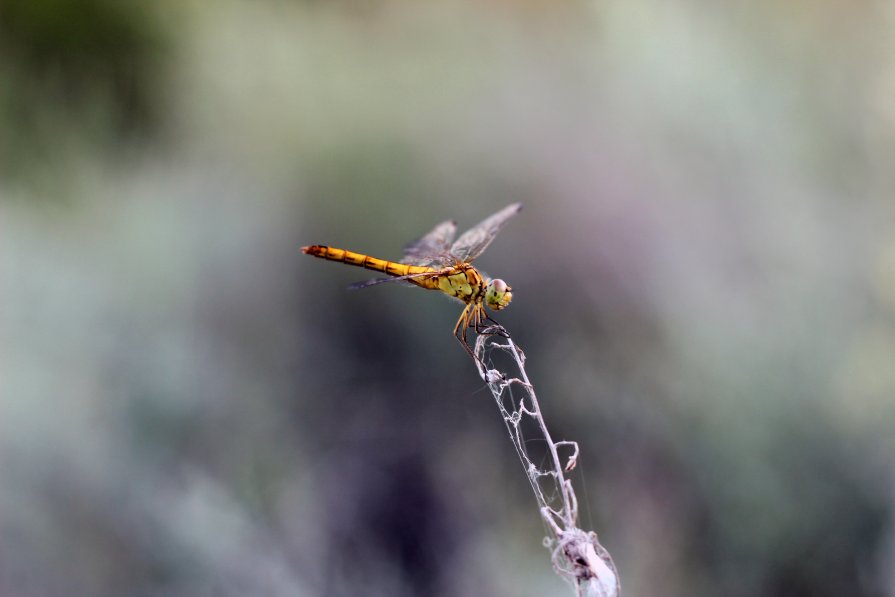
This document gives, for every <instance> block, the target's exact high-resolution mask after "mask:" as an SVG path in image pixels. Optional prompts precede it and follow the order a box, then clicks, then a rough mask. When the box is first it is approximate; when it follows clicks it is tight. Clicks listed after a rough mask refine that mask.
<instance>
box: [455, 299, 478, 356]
mask: <svg viewBox="0 0 895 597" xmlns="http://www.w3.org/2000/svg"><path fill="white" fill-rule="evenodd" d="M471 307H472V305H471V304H469V305H466V308H465V309H463V313H461V314H460V319H458V320H457V325H455V326H454V337H455V338H457V340H459V341H460V344H462V345H463V349H464V350H465V351H466V352H467V353H469V356H471V357H472V358H473V359H476V356H475V353H474V352H473V350H472V348H471V347H470V346H469V341H468V340H467V339H466V329H467V328H468V327H469V315H470V308H471ZM476 360H478V359H476Z"/></svg>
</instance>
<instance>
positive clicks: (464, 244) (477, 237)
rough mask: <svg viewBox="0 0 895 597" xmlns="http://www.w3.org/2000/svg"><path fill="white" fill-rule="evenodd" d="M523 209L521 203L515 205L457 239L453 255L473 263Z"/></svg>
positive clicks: (492, 216) (488, 218)
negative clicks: (508, 222) (502, 228)
mask: <svg viewBox="0 0 895 597" xmlns="http://www.w3.org/2000/svg"><path fill="white" fill-rule="evenodd" d="M521 209H522V204H521V203H513V204H512V205H508V206H507V207H504V208H503V209H502V210H500V211H499V212H497V213H496V214H494V215H491V216H489V217H487V218H485V219H484V220H482V221H481V222H479V223H478V224H476V225H475V226H473V227H472V228H470V229H469V230H467V231H466V232H464V233H463V234H462V235H461V236H460V238H458V239H457V242H455V243H454V244H453V246H452V247H451V255H453V256H454V257H455V258H456V259H458V260H459V261H462V262H469V261H472V260H473V259H475V258H476V257H478V256H479V255H481V254H482V251H484V250H485V249H487V248H488V245H490V244H491V241H493V240H494V237H495V236H497V233H498V232H500V229H501V227H502V226H503V225H504V224H505V223H506V221H507V220H509V219H510V218H512V217H513V216H515V215H516V214H517V213H519V211H520V210H521Z"/></svg>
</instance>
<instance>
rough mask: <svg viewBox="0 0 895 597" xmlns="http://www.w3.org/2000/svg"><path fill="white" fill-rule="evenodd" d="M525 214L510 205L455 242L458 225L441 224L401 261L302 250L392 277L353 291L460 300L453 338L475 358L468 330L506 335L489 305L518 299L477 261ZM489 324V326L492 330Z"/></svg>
mask: <svg viewBox="0 0 895 597" xmlns="http://www.w3.org/2000/svg"><path fill="white" fill-rule="evenodd" d="M521 209H522V204H521V203H513V204H512V205H508V206H507V207H505V208H503V209H502V210H500V211H498V212H497V213H495V214H493V215H491V216H489V217H487V218H485V219H484V220H482V221H481V222H479V223H478V224H476V225H475V226H473V227H472V228H470V229H469V230H467V231H466V232H464V233H463V234H461V235H460V237H459V238H457V239H456V240H454V235H455V234H456V232H457V223H456V222H455V221H454V220H446V221H444V222H441V223H440V224H438V225H437V226H435V227H434V228H433V229H432V230H430V231H429V232H428V233H426V234H425V235H423V236H422V237H420V238H419V239H417V240H415V241H413V242H412V243H410V244H408V245H407V246H406V247H405V248H404V257H403V258H402V259H401V260H400V261H388V260H385V259H378V258H376V257H371V256H370V255H365V254H363V253H355V252H354V251H348V250H346V249H337V248H335V247H330V246H327V245H310V246H307V247H302V248H301V250H302V252H303V253H305V254H307V255H312V256H314V257H319V258H321V259H327V260H329V261H337V262H339V263H344V264H347V265H354V266H356V267H363V268H365V269H370V270H375V271H378V272H382V273H384V274H386V275H388V276H389V277H388V278H376V279H373V280H368V281H366V282H360V283H357V284H353V285H352V286H351V288H368V287H370V286H375V285H378V284H383V283H387V282H403V283H409V284H412V285H414V286H419V287H420V288H425V289H427V290H438V291H441V292H443V293H444V294H446V295H448V296H450V297H453V298H456V299H459V300H460V301H461V302H463V303H465V305H466V307H465V308H464V309H463V312H462V313H461V314H460V318H459V319H458V320H457V324H456V325H455V326H454V336H455V337H456V338H457V340H459V341H460V343H461V344H462V345H463V347H464V348H465V349H466V352H468V353H469V354H470V356H472V357H473V358H475V354H474V353H473V351H472V348H470V346H469V342H468V341H467V338H466V335H467V331H468V330H469V329H473V330H474V331H475V332H476V333H477V334H481V333H483V331H484V330H485V329H486V327H488V328H490V327H491V325H493V326H496V328H495V329H498V330H502V328H500V326H499V325H498V324H497V322H496V321H494V320H493V319H492V318H491V317H490V316H489V315H488V313H487V312H486V311H485V306H487V307H488V308H489V309H491V310H493V311H500V310H502V309H505V308H506V307H507V305H509V304H510V301H512V300H513V289H512V288H511V287H510V285H509V284H507V283H506V282H504V281H503V280H501V279H500V278H493V279H489V278H488V277H487V276H485V275H484V274H482V272H480V271H479V270H478V269H476V268H475V266H473V265H472V262H473V260H475V259H476V258H477V257H478V256H479V255H481V254H482V253H483V252H484V250H485V249H487V248H488V245H490V244H491V242H492V241H493V240H494V238H495V237H496V236H497V233H498V232H500V229H501V228H502V227H503V225H504V224H505V223H506V222H507V220H509V219H510V218H512V217H513V216H515V215H516V214H517V213H519V211H520V210H521ZM486 322H489V325H488V326H486Z"/></svg>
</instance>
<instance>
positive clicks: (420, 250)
mask: <svg viewBox="0 0 895 597" xmlns="http://www.w3.org/2000/svg"><path fill="white" fill-rule="evenodd" d="M456 232H457V222H455V221H453V220H445V221H444V222H442V223H441V224H438V225H437V226H435V228H433V229H432V230H430V231H429V232H428V233H427V234H426V235H425V236H422V237H421V238H418V239H417V240H415V241H413V242H412V243H410V244H409V245H407V246H406V247H404V257H403V258H402V259H401V263H409V264H411V265H423V266H433V265H435V266H443V265H450V261H451V258H450V255H449V253H448V249H450V247H451V241H452V240H454V234H455V233H456Z"/></svg>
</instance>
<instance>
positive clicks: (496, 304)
mask: <svg viewBox="0 0 895 597" xmlns="http://www.w3.org/2000/svg"><path fill="white" fill-rule="evenodd" d="M511 300H513V289H512V288H510V287H509V286H508V285H507V283H506V282H504V281H503V280H501V279H500V278H498V279H496V280H491V281H490V282H488V286H486V287H485V304H486V305H488V307H489V308H491V309H493V310H495V311H500V310H501V309H503V308H504V307H506V306H507V305H509V304H510V301H511Z"/></svg>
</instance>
